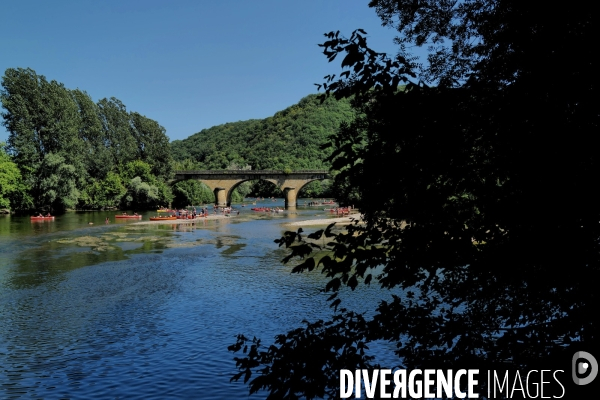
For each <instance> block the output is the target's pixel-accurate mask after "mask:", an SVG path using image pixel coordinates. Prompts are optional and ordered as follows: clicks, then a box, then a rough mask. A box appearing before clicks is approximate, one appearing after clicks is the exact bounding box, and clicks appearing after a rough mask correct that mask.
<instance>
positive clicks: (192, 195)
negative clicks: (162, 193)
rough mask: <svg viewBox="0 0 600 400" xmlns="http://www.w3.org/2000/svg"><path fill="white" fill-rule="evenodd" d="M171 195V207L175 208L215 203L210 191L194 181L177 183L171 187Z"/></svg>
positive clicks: (202, 184)
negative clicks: (172, 196)
mask: <svg viewBox="0 0 600 400" xmlns="http://www.w3.org/2000/svg"><path fill="white" fill-rule="evenodd" d="M173 195H174V199H173V206H174V207H176V208H183V207H187V206H197V205H204V204H212V203H214V201H215V195H214V193H213V192H212V190H210V188H209V187H208V186H206V185H205V184H204V183H202V182H198V181H195V180H187V181H180V182H177V183H176V184H175V185H173Z"/></svg>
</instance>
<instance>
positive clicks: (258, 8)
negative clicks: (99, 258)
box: [0, 0, 395, 141]
mask: <svg viewBox="0 0 600 400" xmlns="http://www.w3.org/2000/svg"><path fill="white" fill-rule="evenodd" d="M367 4H368V0H320V1H317V0H303V1H290V0H255V1H249V0H248V1H246V0H236V1H234V0H221V1H214V0H211V1H209V0H197V1H191V0H190V1H188V0H173V1H165V0H162V1H155V0H144V1H142V0H137V1H133V0H118V1H117V0H114V1H113V0H107V1H86V0H76V1H75V0H56V1H42V0H39V1H33V0H19V1H12V2H3V5H2V14H3V18H2V23H0V73H1V75H4V71H5V70H6V69H7V68H17V67H22V68H32V69H33V70H35V71H36V72H37V73H38V74H40V75H44V76H45V77H46V78H47V79H48V80H56V81H58V82H62V83H63V84H64V85H65V86H66V87H67V88H70V89H74V88H79V89H82V90H85V91H87V92H88V94H89V95H90V96H91V97H92V99H93V100H94V101H98V100H99V99H102V98H104V97H112V96H114V97H116V98H118V99H119V100H121V101H122V102H123V103H124V104H125V105H126V106H127V109H128V110H129V111H137V112H139V113H141V114H143V115H146V116H147V117H149V118H152V119H154V120H156V121H158V122H159V123H160V124H161V125H162V126H164V127H165V128H166V130H167V135H168V136H169V137H170V138H171V140H175V139H183V138H186V137H188V136H189V135H191V134H193V133H196V132H198V131H200V130H202V129H204V128H209V127H211V126H214V125H219V124H223V123H225V122H233V121H240V120H246V119H251V118H266V117H268V116H271V115H273V114H274V113H275V112H277V111H279V110H282V109H284V108H286V107H288V106H290V105H292V104H294V103H296V102H298V100H300V99H301V98H302V97H304V96H306V95H308V94H310V93H316V86H314V83H320V82H322V80H323V76H325V75H327V74H330V73H336V74H339V72H341V70H340V66H339V65H340V62H341V60H336V61H334V62H333V63H328V62H327V58H326V57H325V56H324V55H323V54H322V53H321V48H320V47H318V44H319V43H322V42H323V41H324V39H325V37H324V36H323V34H324V33H325V32H329V31H332V30H340V31H341V32H342V33H343V34H345V35H347V36H349V35H350V33H351V32H352V30H354V29H356V28H362V29H364V30H366V31H367V32H368V34H369V35H368V37H369V43H370V45H371V47H372V48H374V49H376V50H378V51H385V52H389V53H392V54H394V52H395V46H394V44H393V41H392V40H393V37H394V33H395V32H394V31H393V30H392V29H389V28H384V27H382V26H381V21H380V20H379V19H378V18H377V15H376V14H375V11H374V10H373V9H370V8H369V7H368V6H367ZM7 137H8V132H6V131H5V129H4V127H0V141H5V140H6V138H7Z"/></svg>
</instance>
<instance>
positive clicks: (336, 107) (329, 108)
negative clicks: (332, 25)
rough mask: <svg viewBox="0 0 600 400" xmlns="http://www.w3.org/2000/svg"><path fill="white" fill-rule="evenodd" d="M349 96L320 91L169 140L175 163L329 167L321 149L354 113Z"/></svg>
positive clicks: (185, 166) (198, 166)
mask: <svg viewBox="0 0 600 400" xmlns="http://www.w3.org/2000/svg"><path fill="white" fill-rule="evenodd" d="M353 116H354V111H353V110H352V107H351V106H350V102H349V101H348V100H335V99H333V98H329V99H327V100H325V102H323V103H321V101H320V99H319V98H318V96H317V95H309V96H306V97H304V98H303V99H302V100H300V102H298V103H297V104H294V105H293V106H291V107H288V108H286V109H285V110H283V111H280V112H277V113H276V114H275V115H274V116H272V117H268V118H265V119H262V120H248V121H239V122H231V123H227V124H223V125H218V126H213V127H211V128H208V129H203V130H202V131H200V132H198V133H196V134H193V135H192V136H190V137H189V138H187V139H183V140H175V141H173V142H171V149H172V156H173V159H174V160H175V161H176V164H177V165H176V168H177V167H179V168H182V169H227V168H236V167H243V166H247V165H250V166H251V167H252V169H253V170H257V169H276V170H292V171H294V170H300V169H322V168H328V164H327V163H325V162H324V159H325V158H326V157H327V156H328V155H329V150H323V149H321V148H320V147H321V145H322V144H324V143H326V142H327V141H328V137H329V135H331V134H332V133H334V132H336V130H337V128H338V127H339V125H340V123H341V122H342V121H349V120H351V119H352V118H353Z"/></svg>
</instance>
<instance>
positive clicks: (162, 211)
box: [156, 210, 172, 212]
mask: <svg viewBox="0 0 600 400" xmlns="http://www.w3.org/2000/svg"><path fill="white" fill-rule="evenodd" d="M171 211H172V210H156V212H171Z"/></svg>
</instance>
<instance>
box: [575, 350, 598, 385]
mask: <svg viewBox="0 0 600 400" xmlns="http://www.w3.org/2000/svg"><path fill="white" fill-rule="evenodd" d="M581 359H583V360H581ZM572 367H573V368H572V371H573V382H575V384H576V385H587V384H588V383H590V382H591V381H593V380H594V378H596V375H598V362H597V361H596V359H595V358H594V356H593V355H591V354H590V353H588V352H586V351H578V352H577V353H575V354H573V361H572ZM585 374H587V376H586V377H585V378H580V376H581V375H585Z"/></svg>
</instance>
